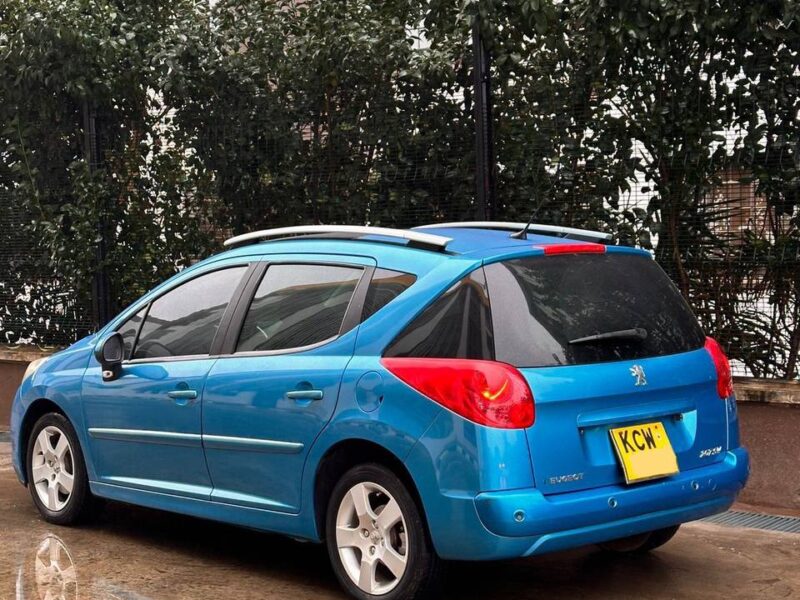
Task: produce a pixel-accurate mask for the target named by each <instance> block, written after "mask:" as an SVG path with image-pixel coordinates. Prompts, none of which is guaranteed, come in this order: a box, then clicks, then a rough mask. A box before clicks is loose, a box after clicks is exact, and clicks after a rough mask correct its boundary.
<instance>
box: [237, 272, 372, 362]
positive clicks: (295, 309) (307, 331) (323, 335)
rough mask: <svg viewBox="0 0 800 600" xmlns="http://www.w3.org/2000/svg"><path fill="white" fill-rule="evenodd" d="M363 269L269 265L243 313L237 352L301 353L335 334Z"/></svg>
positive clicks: (337, 332)
mask: <svg viewBox="0 0 800 600" xmlns="http://www.w3.org/2000/svg"><path fill="white" fill-rule="evenodd" d="M362 273H363V271H362V269H357V268H351V267H339V266H333V265H297V264H294V265H272V266H270V267H269V268H268V269H267V272H266V274H265V275H264V278H263V279H262V280H261V284H260V285H259V286H258V289H257V290H256V293H255V296H254V297H253V301H252V303H251V304H250V308H249V310H248V311H247V316H246V317H245V320H244V324H243V325H242V332H241V334H240V336H239V342H238V344H237V345H236V351H237V352H252V351H265V350H286V349H290V348H300V347H303V346H308V345H311V344H316V343H318V342H322V341H325V340H327V339H330V338H333V337H335V336H337V335H338V334H339V329H340V328H341V326H342V321H343V320H344V315H345V312H347V306H348V304H349V303H350V298H351V297H352V296H353V292H354V291H355V289H356V284H357V283H358V281H359V279H360V278H361V275H362Z"/></svg>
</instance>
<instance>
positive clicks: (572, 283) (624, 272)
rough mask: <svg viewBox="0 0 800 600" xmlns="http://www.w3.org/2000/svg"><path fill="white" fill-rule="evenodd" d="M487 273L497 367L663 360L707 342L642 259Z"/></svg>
mask: <svg viewBox="0 0 800 600" xmlns="http://www.w3.org/2000/svg"><path fill="white" fill-rule="evenodd" d="M485 271H486V279H487V285H488V288H489V294H490V297H491V301H492V317H493V324H494V333H495V350H496V355H497V360H500V361H503V362H508V363H510V364H512V365H515V366H518V367H538V366H556V365H576V364H589V363H598V362H608V361H617V360H630V359H637V358H645V357H652V356H664V355H669V354H677V353H680V352H687V351H690V350H695V349H697V348H701V347H702V346H703V343H704V340H705V338H704V335H703V332H702V330H701V328H700V326H699V325H698V323H697V320H696V319H695V317H694V315H693V314H692V312H691V310H690V309H689V307H688V305H687V304H686V302H685V301H684V299H683V297H682V296H681V295H680V293H679V292H678V290H677V288H676V287H675V286H674V285H673V284H672V282H671V281H670V279H669V278H668V277H667V275H666V274H665V273H664V271H662V270H661V268H660V267H659V266H658V265H657V264H656V262H655V261H653V260H651V259H650V258H649V257H646V256H641V255H633V254H613V253H611V254H585V255H580V254H578V255H564V256H548V257H541V256H539V257H529V258H519V259H514V260H508V261H505V262H501V263H495V264H492V265H489V266H487V267H486V268H485ZM631 330H638V332H637V333H638V334H639V335H638V336H631V335H630V332H631ZM642 330H644V332H646V335H645V336H644V337H642V335H641V331H642ZM614 332H617V333H616V335H617V337H615V335H613V334H614ZM624 332H628V333H627V334H625V333H624ZM609 333H611V334H612V335H611V336H610V337H606V338H605V339H602V340H596V341H589V342H587V341H586V340H585V338H587V337H590V336H595V335H597V334H609ZM582 338H584V340H583V341H580V340H581V339H582Z"/></svg>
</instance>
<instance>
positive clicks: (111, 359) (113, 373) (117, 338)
mask: <svg viewBox="0 0 800 600" xmlns="http://www.w3.org/2000/svg"><path fill="white" fill-rule="evenodd" d="M124 355H125V344H124V343H123V342H122V336H121V335H120V334H119V333H117V332H116V331H115V332H114V333H111V334H109V335H108V336H106V338H105V339H104V340H103V341H102V342H100V343H99V344H98V345H97V346H96V347H95V350H94V357H95V358H96V359H97V362H99V363H100V366H101V367H102V368H103V381H112V380H114V379H116V378H117V377H119V375H120V372H121V371H122V359H123V358H124Z"/></svg>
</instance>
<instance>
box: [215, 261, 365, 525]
mask: <svg viewBox="0 0 800 600" xmlns="http://www.w3.org/2000/svg"><path fill="white" fill-rule="evenodd" d="M342 260H345V262H337V263H336V264H333V263H325V262H298V260H297V259H296V258H295V259H293V260H292V259H290V260H289V261H281V262H278V261H276V260H275V259H271V262H270V264H269V265H266V264H265V265H263V267H262V270H263V271H264V272H263V276H260V274H256V275H255V276H254V278H253V280H252V281H253V282H254V285H253V287H254V291H252V292H251V293H250V294H247V293H246V296H245V298H244V299H243V301H242V303H240V307H237V311H236V312H237V313H240V314H237V315H236V316H234V320H235V322H236V321H237V320H238V321H239V322H240V323H241V324H240V326H238V327H235V326H232V328H231V329H230V330H229V338H230V339H229V340H227V341H226V344H227V345H228V348H227V351H226V353H225V354H223V355H222V356H220V358H219V360H218V361H217V362H216V363H215V364H214V366H213V368H212V369H211V372H210V373H209V376H208V380H207V383H206V388H205V393H204V396H203V398H204V403H203V445H204V447H205V454H206V460H207V462H208V468H209V471H210V473H211V479H212V482H213V486H214V489H213V492H212V499H214V500H217V501H219V502H225V503H228V504H236V505H241V506H250V507H256V508H263V509H268V510H275V511H280V512H290V513H295V512H298V511H299V509H300V482H301V478H302V473H303V466H304V464H305V459H306V456H307V454H308V450H309V449H310V447H311V445H312V443H313V442H314V439H315V438H316V437H317V435H319V433H320V432H321V431H322V428H323V427H324V426H325V424H326V423H327V422H328V421H329V420H330V418H331V415H332V414H333V411H334V409H335V407H336V401H337V396H338V393H339V385H340V383H341V379H342V373H343V372H344V369H345V367H346V366H347V363H348V362H349V361H350V358H351V357H352V353H353V347H354V343H355V330H354V328H355V326H356V325H357V324H358V323H359V321H360V317H361V306H362V305H363V299H364V295H365V294H366V287H367V286H368V284H369V279H370V275H371V273H372V271H373V267H372V266H369V265H365V264H363V263H364V261H365V260H368V259H359V260H360V263H361V264H359V262H358V261H354V262H352V263H348V262H346V259H342ZM250 297H252V300H250Z"/></svg>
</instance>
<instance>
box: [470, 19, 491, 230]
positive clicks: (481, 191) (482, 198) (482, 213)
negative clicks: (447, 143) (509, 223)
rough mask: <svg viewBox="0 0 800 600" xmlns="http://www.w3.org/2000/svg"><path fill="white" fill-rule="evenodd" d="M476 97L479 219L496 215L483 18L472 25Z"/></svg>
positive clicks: (487, 62) (476, 172) (476, 173)
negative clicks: (482, 31) (482, 27)
mask: <svg viewBox="0 0 800 600" xmlns="http://www.w3.org/2000/svg"><path fill="white" fill-rule="evenodd" d="M472 50H473V52H472V54H473V58H474V68H473V86H474V94H473V95H474V97H475V187H476V192H477V193H476V201H477V203H478V218H479V220H482V219H488V220H492V219H494V217H495V197H494V196H495V189H494V183H495V182H494V174H495V159H494V139H493V137H494V136H493V133H494V132H493V131H492V86H491V78H490V72H489V69H490V67H491V56H490V55H489V51H488V50H487V49H486V44H485V43H484V40H483V35H482V33H481V23H480V17H476V18H475V23H474V24H473V26H472Z"/></svg>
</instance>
